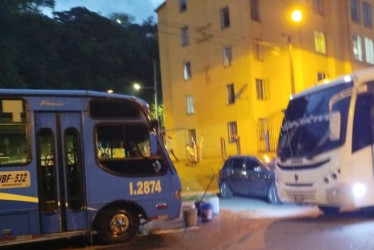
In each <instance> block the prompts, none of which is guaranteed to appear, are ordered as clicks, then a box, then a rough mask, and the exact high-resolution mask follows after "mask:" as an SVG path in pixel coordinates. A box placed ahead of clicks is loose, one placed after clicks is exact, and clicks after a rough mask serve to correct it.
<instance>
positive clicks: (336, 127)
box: [329, 111, 341, 141]
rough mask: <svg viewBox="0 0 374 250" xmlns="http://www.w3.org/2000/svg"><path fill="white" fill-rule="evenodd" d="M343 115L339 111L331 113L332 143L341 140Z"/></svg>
mask: <svg viewBox="0 0 374 250" xmlns="http://www.w3.org/2000/svg"><path fill="white" fill-rule="evenodd" d="M340 124H341V114H340V112H339V111H333V112H331V113H330V127H329V138H330V140H331V141H338V140H340Z"/></svg>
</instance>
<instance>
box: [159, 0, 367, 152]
mask: <svg viewBox="0 0 374 250" xmlns="http://www.w3.org/2000/svg"><path fill="white" fill-rule="evenodd" d="M373 6H374V0H166V1H165V2H164V3H163V4H162V5H161V6H160V7H159V8H158V9H157V10H156V11H157V14H158V32H159V34H158V35H159V50H160V63H161V78H162V91H163V103H164V115H165V129H166V133H167V134H169V135H170V136H171V137H172V138H173V147H174V152H175V153H176V154H177V155H179V157H180V158H184V157H186V156H188V155H189V154H190V152H189V151H190V149H191V148H193V149H194V151H193V153H194V157H196V158H197V159H200V158H204V157H217V156H223V157H226V156H228V155H234V154H259V153H274V152H275V150H276V145H277V140H278V134H279V129H280V125H281V120H282V112H281V111H282V110H283V109H285V108H286V106H287V103H288V101H289V98H290V96H291V95H292V94H293V93H297V92H300V91H302V90H304V89H306V88H308V87H311V86H314V85H315V84H316V83H317V82H321V81H323V80H324V79H326V78H334V77H336V76H338V75H342V74H345V73H349V72H351V71H352V70H356V69H359V68H363V67H370V66H371V65H373V64H374V45H373V40H374V32H373V23H372V11H373V9H372V7H373ZM295 9H298V10H300V11H301V13H302V20H301V21H300V22H297V23H296V22H294V21H292V19H291V13H292V12H293V11H294V10H295ZM187 146H189V147H187ZM186 149H189V150H186Z"/></svg>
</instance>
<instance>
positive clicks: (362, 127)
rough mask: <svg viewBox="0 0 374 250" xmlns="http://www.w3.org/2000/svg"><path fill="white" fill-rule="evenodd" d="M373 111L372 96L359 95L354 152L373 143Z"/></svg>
mask: <svg viewBox="0 0 374 250" xmlns="http://www.w3.org/2000/svg"><path fill="white" fill-rule="evenodd" d="M372 110H373V96H372V94H368V93H366V94H360V95H358V96H357V101H356V107H355V113H354V120H353V134H352V152H355V151H357V150H359V149H361V148H364V147H366V146H368V145H370V144H372V143H373V131H372V129H373V124H372V118H371V115H372Z"/></svg>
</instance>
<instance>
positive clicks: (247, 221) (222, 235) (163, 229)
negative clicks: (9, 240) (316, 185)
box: [22, 197, 374, 250]
mask: <svg viewBox="0 0 374 250" xmlns="http://www.w3.org/2000/svg"><path fill="white" fill-rule="evenodd" d="M183 225H184V224H183V219H179V220H174V221H171V222H167V223H161V222H154V224H153V225H151V226H150V227H149V228H148V229H153V231H152V230H150V231H152V232H144V233H143V234H142V235H139V236H137V237H136V238H135V239H134V240H132V241H131V242H128V243H124V244H118V245H99V244H96V245H88V246H86V247H85V248H84V249H110V250H112V249H130V250H132V249H134V250H135V249H136V250H138V249H144V250H147V249H157V250H158V249H181V250H184V249H193V250H205V249H230V250H231V249H255V250H260V249H270V250H272V249H275V250H283V249H284V250H293V249H305V250H314V249H316V250H317V249H318V250H323V249H326V250H327V249H328V250H334V249H355V250H356V249H374V239H373V235H374V211H373V210H366V211H364V212H351V213H343V214H339V215H338V216H333V217H326V216H323V215H322V214H321V212H320V211H319V210H318V209H317V208H316V207H313V206H296V205H290V204H282V205H271V204H268V203H266V202H265V201H261V200H255V199H249V198H245V197H235V198H232V199H229V200H220V211H219V213H218V214H217V215H214V216H213V219H212V221H210V222H205V223H203V222H199V224H198V226H196V227H192V228H186V227H184V226H183ZM148 226H149V225H148ZM143 229H144V228H143ZM26 248H27V249H31V248H35V249H42V248H44V249H72V248H74V247H72V246H71V245H70V243H69V242H68V241H67V240H62V241H61V240H60V241H56V242H49V243H44V244H43V245H29V246H27V247H26ZM26 248H25V246H23V247H22V249H26ZM80 249H83V248H80Z"/></svg>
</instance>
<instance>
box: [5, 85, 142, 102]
mask: <svg viewBox="0 0 374 250" xmlns="http://www.w3.org/2000/svg"><path fill="white" fill-rule="evenodd" d="M0 95H8V96H12V95H14V96H56V97H57V96H58V97H102V98H118V99H127V100H132V101H134V102H138V103H139V104H140V105H142V106H144V105H145V106H148V104H147V103H146V102H145V101H144V100H143V99H140V98H138V97H136V96H130V95H123V94H114V93H108V92H100V91H93V90H65V89H0Z"/></svg>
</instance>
